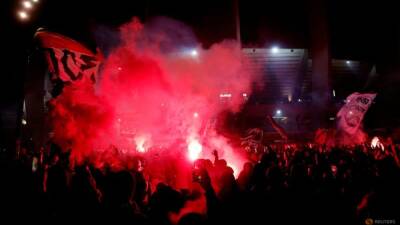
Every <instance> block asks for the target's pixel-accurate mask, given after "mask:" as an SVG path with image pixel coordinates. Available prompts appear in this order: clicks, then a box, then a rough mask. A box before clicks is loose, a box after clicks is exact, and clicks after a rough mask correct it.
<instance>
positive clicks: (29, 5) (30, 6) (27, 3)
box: [22, 1, 33, 9]
mask: <svg viewBox="0 0 400 225" xmlns="http://www.w3.org/2000/svg"><path fill="white" fill-rule="evenodd" d="M22 5H23V6H24V7H25V9H31V8H32V7H33V5H32V2H30V1H23V2H22Z"/></svg>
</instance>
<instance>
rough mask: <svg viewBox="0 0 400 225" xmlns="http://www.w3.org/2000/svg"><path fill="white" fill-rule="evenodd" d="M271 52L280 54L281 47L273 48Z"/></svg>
mask: <svg viewBox="0 0 400 225" xmlns="http://www.w3.org/2000/svg"><path fill="white" fill-rule="evenodd" d="M271 52H272V53H273V54H276V53H278V52H279V47H278V46H274V47H272V48H271Z"/></svg>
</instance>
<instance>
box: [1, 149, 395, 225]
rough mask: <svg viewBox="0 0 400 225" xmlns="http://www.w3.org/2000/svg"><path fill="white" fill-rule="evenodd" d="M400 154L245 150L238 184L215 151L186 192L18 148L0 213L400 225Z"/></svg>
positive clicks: (137, 166)
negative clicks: (385, 224) (245, 159)
mask: <svg viewBox="0 0 400 225" xmlns="http://www.w3.org/2000/svg"><path fill="white" fill-rule="evenodd" d="M399 149H400V148H399V146H397V145H393V144H392V145H387V146H385V148H384V149H383V148H382V146H381V147H380V148H371V147H370V146H369V145H359V146H352V147H345V146H343V147H335V148H325V147H324V146H317V145H312V144H308V145H300V144H298V145H274V146H264V147H263V148H262V149H258V150H251V151H249V152H247V154H248V156H249V157H248V158H249V161H248V162H246V163H245V164H244V165H243V169H242V170H241V172H240V174H239V175H238V176H237V178H235V176H234V173H233V170H232V169H231V168H230V167H229V166H228V164H227V162H226V161H225V160H224V159H220V158H219V157H218V151H215V152H214V153H213V154H214V156H215V158H214V160H208V159H199V160H197V161H195V162H194V164H193V166H192V168H191V170H192V172H191V173H192V183H193V185H192V186H191V188H187V189H179V188H178V187H173V186H171V185H169V184H167V183H165V182H162V181H161V182H159V183H158V184H157V185H156V186H155V187H154V188H152V187H153V186H152V185H151V184H150V182H149V176H148V174H146V165H143V161H142V160H143V159H140V158H132V159H131V161H130V162H129V163H127V165H125V167H124V169H122V170H121V169H120V170H113V169H111V168H109V167H107V166H104V167H103V168H95V167H93V166H92V165H91V164H90V163H82V164H80V165H71V163H70V162H69V160H68V159H69V156H68V154H66V153H63V152H62V151H61V150H59V149H57V148H56V146H53V150H52V151H50V152H49V153H47V154H44V153H43V151H42V152H39V153H37V154H29V153H28V152H27V151H26V149H23V148H22V150H21V151H20V152H19V155H18V156H17V158H16V159H15V160H13V161H7V163H5V164H3V165H2V168H1V173H2V176H1V189H2V190H1V192H0V193H1V198H2V200H1V204H2V205H3V206H4V207H2V208H4V209H5V210H4V209H3V210H2V213H1V214H3V218H5V217H9V218H11V219H12V220H11V221H13V223H15V224H18V223H19V222H32V223H35V222H38V223H52V224H57V223H79V222H90V223H95V222H110V223H112V224H157V225H164V224H165V225H168V224H182V225H183V224H294V223H300V224H365V220H366V219H367V218H372V219H386V220H390V221H392V222H393V221H394V222H400V220H399V217H400V213H399V212H400V210H399V206H398V203H399V202H400V192H399V190H400V184H399V180H400V179H399V178H400V161H399V152H400V151H399ZM4 216H5V217H4ZM33 221H34V222H33Z"/></svg>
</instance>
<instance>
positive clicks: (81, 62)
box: [35, 30, 102, 83]
mask: <svg viewBox="0 0 400 225" xmlns="http://www.w3.org/2000/svg"><path fill="white" fill-rule="evenodd" d="M35 39H36V40H38V42H39V46H40V48H41V49H42V50H43V51H44V54H45V57H46V61H47V65H48V69H49V72H50V73H51V80H52V81H55V80H57V79H59V80H62V81H63V82H66V83H73V82H77V81H84V80H89V81H91V82H92V83H95V81H96V73H97V71H98V68H99V65H100V61H101V58H102V57H101V55H100V54H95V53H93V52H92V51H91V50H89V49H88V48H87V47H85V46H84V45H83V44H81V43H79V42H77V41H75V40H73V39H71V38H69V37H66V36H64V35H61V34H58V33H54V32H50V31H46V30H39V31H37V32H36V34H35Z"/></svg>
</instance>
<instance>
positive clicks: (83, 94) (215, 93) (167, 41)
mask: <svg viewBox="0 0 400 225" xmlns="http://www.w3.org/2000/svg"><path fill="white" fill-rule="evenodd" d="M169 22H170V21H169ZM167 23H168V21H167ZM177 24H178V25H179V27H176V29H172V28H174V26H178V25H177ZM163 25H165V24H163ZM146 26H147V25H143V24H141V23H139V22H138V21H137V20H133V21H132V22H130V23H128V24H125V25H123V26H122V27H121V29H120V34H119V36H120V38H121V42H120V43H119V45H118V46H117V47H115V48H113V50H112V51H111V52H110V54H109V55H108V56H107V57H106V59H105V60H104V62H103V66H102V70H101V72H100V76H99V79H98V83H97V84H96V87H95V88H91V87H90V86H89V85H82V84H80V85H79V86H77V85H75V84H72V86H71V87H66V88H64V90H63V93H62V94H61V95H60V96H59V97H57V98H56V99H55V100H54V103H53V105H54V109H53V110H52V121H53V127H54V137H55V140H56V142H57V143H59V144H61V145H62V146H63V147H64V148H71V151H72V156H73V157H78V159H81V158H86V159H89V160H92V161H96V162H97V163H98V164H105V163H108V164H114V161H115V160H116V158H118V160H120V159H122V160H123V158H124V156H125V155H135V154H145V155H147V156H148V159H149V161H151V160H154V161H157V160H158V161H160V158H165V159H168V160H171V159H173V161H175V162H181V163H182V157H184V158H186V161H188V160H187V159H188V158H187V157H188V152H187V151H188V146H189V145H190V144H191V143H192V145H193V143H194V142H196V144H195V145H196V146H195V147H196V151H198V150H200V152H199V157H210V156H211V153H210V152H211V151H212V150H213V149H217V150H218V151H219V152H220V154H221V156H222V157H224V158H225V159H226V160H227V162H228V164H229V165H231V166H232V167H233V168H234V170H235V172H237V170H238V169H239V168H242V162H243V159H242V158H241V157H240V155H238V154H236V152H235V151H234V150H233V148H232V147H230V145H229V144H228V141H227V140H225V139H224V138H223V137H221V136H220V135H218V134H217V133H216V132H215V127H214V124H215V120H216V118H217V116H218V115H219V114H220V113H221V112H222V111H238V110H240V107H241V106H242V104H243V103H244V102H245V99H244V98H243V95H242V94H243V93H247V94H249V93H251V84H252V82H254V75H253V74H251V73H250V72H249V71H248V70H246V69H245V62H246V60H245V58H244V57H243V55H242V54H241V51H240V49H239V48H238V45H237V44H236V43H235V42H234V41H224V42H222V43H218V44H215V45H213V46H211V47H210V48H209V49H202V48H200V47H199V46H200V45H199V44H195V45H192V46H186V47H182V46H179V45H178V44H177V42H179V40H176V38H177V37H180V36H182V35H178V34H176V33H174V32H178V33H179V32H183V31H185V32H186V33H190V30H189V31H188V28H186V27H184V26H183V25H182V24H181V23H179V22H174V23H168V24H167V25H165V26H160V27H169V29H168V31H165V30H162V29H157V26H154V24H153V26H151V29H150V28H149V29H147V27H146ZM185 32H184V33H185ZM185 40H186V39H185ZM194 43H196V42H194ZM194 48H195V50H194ZM194 53H196V54H194ZM221 93H223V94H226V93H229V94H230V95H231V97H230V98H229V99H228V100H227V99H226V98H224V101H221V98H220V94H221ZM110 146H115V148H114V147H110ZM192 147H193V146H192ZM110 149H112V151H110ZM189 149H190V147H189ZM164 155H165V157H164ZM149 164H151V162H150V163H149ZM178 164H179V163H178ZM150 166H151V165H150ZM158 166H159V167H162V166H163V165H162V164H158ZM175 166H177V165H175ZM177 167H178V166H177ZM186 175H187V174H186ZM186 175H185V176H186ZM177 176H179V174H178V175H177Z"/></svg>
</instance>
